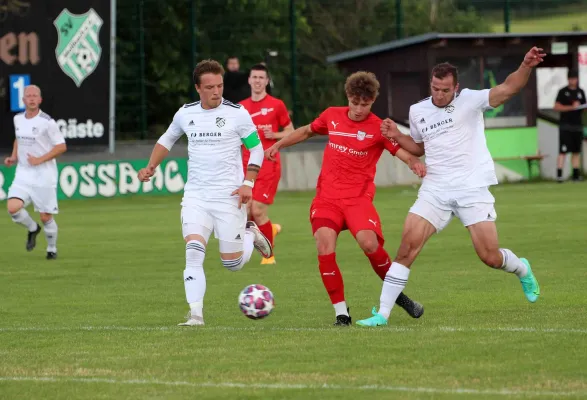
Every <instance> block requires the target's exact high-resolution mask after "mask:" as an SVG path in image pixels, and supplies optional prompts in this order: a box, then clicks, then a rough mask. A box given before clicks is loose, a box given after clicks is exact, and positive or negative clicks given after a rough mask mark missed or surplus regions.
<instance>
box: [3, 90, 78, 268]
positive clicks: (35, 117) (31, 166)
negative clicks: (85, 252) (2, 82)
mask: <svg viewBox="0 0 587 400" xmlns="http://www.w3.org/2000/svg"><path fill="white" fill-rule="evenodd" d="M42 101H43V99H42V97H41V89H39V87H38V86H35V85H30V86H27V87H26V88H25V89H24V97H23V102H24V104H25V112H23V113H20V114H17V115H15V116H14V134H15V136H16V139H15V140H14V148H13V150H12V155H11V156H10V157H7V158H6V159H5V160H4V164H5V165H6V166H8V167H11V166H12V165H15V164H16V174H15V176H14V181H13V182H12V185H11V186H10V188H9V189H8V202H7V208H8V213H9V214H10V216H11V217H12V220H13V221H14V222H16V223H17V224H19V225H22V226H24V227H25V228H27V230H28V236H27V242H26V249H27V250H28V251H32V250H33V249H34V248H35V246H36V243H37V235H38V234H39V233H40V232H41V227H40V226H39V224H37V223H36V222H35V221H34V220H33V219H32V218H31V216H30V215H29V213H28V212H27V210H26V207H27V206H28V205H29V204H30V203H32V204H33V206H34V208H35V211H37V212H38V213H39V215H40V218H41V222H42V223H43V226H44V229H45V238H46V239H47V260H54V259H56V258H57V223H56V222H55V219H54V218H53V216H54V215H55V214H58V213H59V207H58V204H57V162H56V160H55V158H56V157H58V156H59V155H60V154H62V153H64V152H65V151H66V150H67V146H66V144H65V138H64V137H63V135H62V134H61V132H60V131H59V127H58V126H57V123H56V122H55V120H54V119H53V118H51V117H50V116H49V115H47V114H46V113H45V112H43V111H41V109H40V108H39V106H40V105H41V102H42Z"/></svg>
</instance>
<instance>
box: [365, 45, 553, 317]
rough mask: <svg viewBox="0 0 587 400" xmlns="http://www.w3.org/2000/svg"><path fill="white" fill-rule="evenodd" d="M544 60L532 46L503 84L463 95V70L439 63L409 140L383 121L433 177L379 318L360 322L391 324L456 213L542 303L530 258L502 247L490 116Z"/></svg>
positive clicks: (488, 256) (488, 259)
mask: <svg viewBox="0 0 587 400" xmlns="http://www.w3.org/2000/svg"><path fill="white" fill-rule="evenodd" d="M545 55H546V54H544V52H543V50H542V49H540V48H536V47H533V48H532V49H530V51H528V53H526V55H525V57H524V60H523V62H522V64H521V65H520V67H519V68H518V69H517V70H516V71H515V72H513V73H511V74H510V75H509V76H508V77H507V78H506V80H505V81H504V82H503V83H502V84H500V85H498V86H495V87H493V88H491V89H484V90H469V89H463V90H462V91H461V92H460V93H458V89H459V85H458V72H457V69H456V68H455V67H454V66H452V65H450V64H448V63H443V64H439V65H437V66H436V67H434V69H433V70H432V76H431V79H430V89H431V93H432V96H431V97H429V98H427V99H425V100H422V101H420V102H419V103H417V104H414V105H412V106H411V107H410V113H409V114H410V135H409V136H408V135H403V134H402V133H401V132H400V131H399V130H398V129H397V126H396V125H395V124H394V123H393V121H391V120H389V119H388V120H386V121H384V124H382V128H381V129H382V133H383V134H384V135H385V136H387V137H389V138H393V139H394V140H396V141H397V142H399V144H400V146H401V147H402V148H404V149H405V150H407V151H409V152H410V153H412V154H414V155H424V154H426V169H427V174H426V176H425V177H424V179H423V181H422V186H421V187H420V191H419V193H418V199H417V200H416V202H415V203H414V205H413V206H412V208H410V211H409V213H408V216H407V218H406V221H405V224H404V231H403V234H402V241H401V244H400V247H399V249H398V252H397V255H396V258H395V260H394V262H393V263H392V265H391V266H390V268H389V270H388V271H387V274H386V277H385V280H384V282H383V289H382V292H381V298H380V307H379V311H378V312H377V311H376V308H375V307H374V308H373V311H372V313H373V316H372V317H370V318H367V319H365V320H360V321H357V324H359V325H362V326H382V325H387V320H388V319H389V316H390V314H391V310H392V308H393V305H394V303H395V299H396V298H397V296H398V295H399V294H400V293H401V292H402V290H403V289H404V287H405V286H406V283H407V281H408V276H409V274H410V267H411V266H412V263H413V262H414V260H415V259H416V257H417V256H418V254H419V253H420V251H421V250H422V248H423V247H424V244H425V243H426V241H427V240H428V239H429V238H430V237H431V236H432V234H434V233H435V232H440V231H441V230H442V229H443V228H444V227H446V226H447V225H448V223H449V222H450V220H451V219H452V217H453V216H456V217H458V218H459V219H460V220H461V222H462V223H463V225H464V226H465V227H467V229H468V230H469V233H470V235H471V239H472V241H473V246H474V248H475V251H476V252H477V255H478V256H479V258H480V259H481V261H483V262H484V263H485V264H486V265H488V266H489V267H491V268H495V269H501V270H504V271H505V272H510V273H513V274H515V275H516V276H517V277H518V278H519V279H520V281H521V283H522V289H523V291H524V294H525V295H526V298H527V299H528V301H530V302H531V303H534V302H535V301H536V300H538V296H539V295H540V287H539V286H538V281H537V280H536V278H535V277H534V274H533V273H532V269H531V267H530V263H529V262H528V260H526V259H525V258H518V256H516V255H515V254H514V253H513V252H512V251H511V250H509V249H504V248H500V247H499V245H498V236H497V229H496V226H495V220H496V218H497V214H496V212H495V208H494V203H495V199H494V197H493V195H492V194H491V192H490V191H489V186H491V185H496V184H497V178H496V175H495V166H494V163H493V160H492V158H491V154H490V153H489V150H488V149H487V144H486V140H485V127H484V121H483V112H484V111H485V110H488V109H491V108H494V107H498V106H500V105H501V104H503V103H505V102H506V101H508V100H509V99H510V98H512V97H513V96H514V95H515V94H516V93H518V92H519V91H520V90H521V89H522V88H523V87H524V86H525V85H526V83H527V82H528V78H529V77H530V74H531V73H532V70H533V68H534V67H536V66H537V65H538V64H540V63H541V62H542V61H543V58H544V57H545Z"/></svg>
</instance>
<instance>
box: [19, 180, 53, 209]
mask: <svg viewBox="0 0 587 400" xmlns="http://www.w3.org/2000/svg"><path fill="white" fill-rule="evenodd" d="M8 198H9V199H11V198H17V199H21V200H22V201H23V202H24V206H25V207H27V206H28V205H29V204H30V203H33V206H34V207H35V211H37V212H41V213H46V214H59V206H58V204H57V188H53V187H40V186H30V185H26V184H22V183H18V182H13V183H12V185H11V186H10V188H9V189H8Z"/></svg>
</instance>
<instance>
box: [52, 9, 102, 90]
mask: <svg viewBox="0 0 587 400" xmlns="http://www.w3.org/2000/svg"><path fill="white" fill-rule="evenodd" d="M102 23H103V21H102V18H100V16H99V15H98V13H96V11H94V9H93V8H90V10H89V11H88V12H86V13H85V14H79V15H76V14H72V13H71V12H69V10H68V9H67V8H65V9H64V10H63V11H61V13H60V14H59V16H58V17H57V18H56V19H55V21H53V25H55V28H56V29H57V35H58V40H57V47H56V48H55V56H56V58H57V62H58V63H59V66H60V67H61V70H63V72H64V73H65V74H66V75H67V76H69V77H70V78H71V79H73V82H74V83H75V84H76V85H77V87H80V86H81V84H82V82H83V81H84V80H85V79H86V78H87V77H88V76H90V75H91V74H92V73H93V72H94V70H95V69H96V67H97V66H98V63H99V62H100V55H101V54H102V48H101V47H100V39H99V33H100V28H101V27H102Z"/></svg>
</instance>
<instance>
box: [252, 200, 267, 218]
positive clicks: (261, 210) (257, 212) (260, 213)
mask: <svg viewBox="0 0 587 400" xmlns="http://www.w3.org/2000/svg"><path fill="white" fill-rule="evenodd" d="M251 215H252V217H253V220H255V221H262V220H264V219H266V218H267V209H266V207H263V206H260V205H259V204H257V203H253V204H252V205H251Z"/></svg>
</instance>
